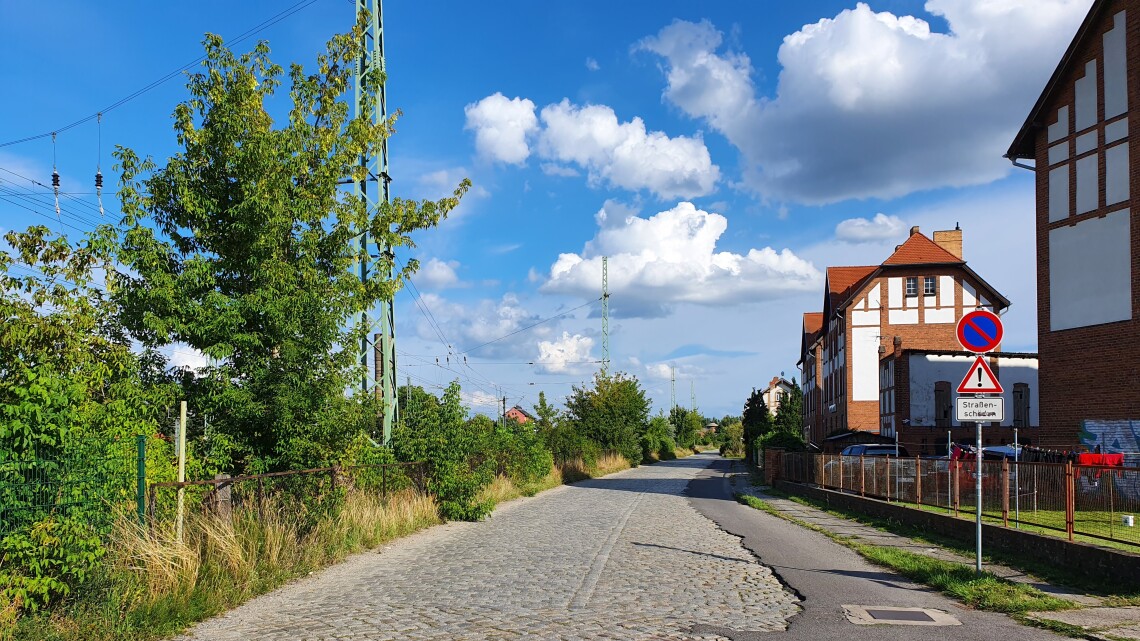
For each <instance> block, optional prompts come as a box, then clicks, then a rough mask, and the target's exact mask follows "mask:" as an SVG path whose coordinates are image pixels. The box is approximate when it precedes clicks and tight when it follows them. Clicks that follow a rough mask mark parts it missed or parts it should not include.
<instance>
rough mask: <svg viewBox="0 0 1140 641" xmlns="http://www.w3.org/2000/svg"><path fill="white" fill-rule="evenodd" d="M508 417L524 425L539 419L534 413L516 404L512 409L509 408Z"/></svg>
mask: <svg viewBox="0 0 1140 641" xmlns="http://www.w3.org/2000/svg"><path fill="white" fill-rule="evenodd" d="M507 418H509V419H511V420H513V421H516V422H518V423H519V424H522V425H525V424H526V423H532V422H534V421H535V420H537V419H535V418H534V415H532V414H531V413H530V412H528V411H526V410H524V409H523V408H521V407H519V406H518V405H515V406H514V407H512V408H511V409H509V410H507Z"/></svg>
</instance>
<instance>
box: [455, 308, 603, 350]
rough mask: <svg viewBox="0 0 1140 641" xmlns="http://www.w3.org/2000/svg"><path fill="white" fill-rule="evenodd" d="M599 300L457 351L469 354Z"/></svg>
mask: <svg viewBox="0 0 1140 641" xmlns="http://www.w3.org/2000/svg"><path fill="white" fill-rule="evenodd" d="M600 300H602V298H601V297H600V296H599V297H598V298H595V299H594V300H591V301H586V302H585V303H582V304H581V305H579V306H577V307H575V308H574V309H568V310H566V311H564V312H560V313H558V314H555V315H554V316H551V317H549V318H544V319H542V320H540V321H538V322H537V323H533V324H531V325H527V326H526V327H520V328H519V329H516V330H515V331H513V332H511V333H510V334H504V335H503V336H500V337H498V338H495V339H492V340H489V341H487V342H486V343H483V344H481V345H476V346H475V347H472V348H471V349H468V350H464V351H462V352H459V353H460V354H470V353H471V352H474V351H475V350H477V349H481V348H483V347H486V346H488V345H490V344H491V343H497V342H499V341H501V340H503V339H504V338H510V337H511V336H514V335H515V334H520V333H522V332H525V331H527V330H528V329H534V328H535V327H538V326H539V325H542V324H543V323H549V322H550V321H552V320H555V319H558V318H563V317H565V316H566V315H568V314H571V313H573V312H576V311H578V310H579V309H582V308H583V307H589V306H590V305H593V304H594V303H596V302H598V301H600Z"/></svg>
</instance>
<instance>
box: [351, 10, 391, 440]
mask: <svg viewBox="0 0 1140 641" xmlns="http://www.w3.org/2000/svg"><path fill="white" fill-rule="evenodd" d="M362 11H367V12H368V15H369V19H368V24H367V26H366V28H365V31H364V35H363V37H362V42H361V56H360V59H359V60H358V61H357V65H356V74H355V77H354V89H355V91H356V106H355V115H356V116H357V117H360V116H366V117H368V118H370V119H371V121H372V123H373V124H376V125H379V124H382V123H384V122H386V121H387V120H388V102H387V92H386V90H385V79H384V77H383V76H381V80H380V82H379V83H378V84H377V85H376V86H375V87H371V86H366V84H365V82H364V79H365V78H366V77H368V76H370V75H372V74H374V73H380V74H383V73H386V69H385V62H384V17H383V9H382V7H381V0H356V12H357V13H360V12H362ZM369 103H370V104H369ZM360 166H361V167H362V168H363V169H364V172H363V174H364V176H363V178H362V179H361V180H358V181H356V182H355V183H354V184H353V192H354V193H355V195H357V196H359V197H361V198H362V199H363V200H364V202H365V206H366V211H367V212H368V214H369V216H371V215H373V214H375V213H376V212H377V211H378V210H379V209H380V207H381V205H383V204H387V203H388V202H390V200H391V193H390V184H389V183H391V178H390V177H389V175H388V140H387V138H385V139H384V140H382V141H381V142H380V149H379V152H378V153H377V154H373V155H371V156H361V158H360ZM369 182H376V183H378V186H379V188H378V189H377V190H376V191H375V192H374V193H369V192H368V183H369ZM377 249H378V250H379V251H380V256H379V258H380V259H381V261H380V264H379V269H381V270H382V271H383V272H384V273H383V276H384V277H388V276H390V275H391V270H392V263H393V260H394V256H393V254H392V248H391V247H388V246H386V245H385V246H382V247H381V246H378V247H377ZM358 262H359V267H360V280H361V282H366V281H367V280H368V279H369V263H370V262H371V255H370V254H369V240H368V232H367V231H363V232H362V233H361V235H360V245H359V258H358ZM379 321H380V332H379V335H378V337H374V341H375V342H374V344H375V345H376V347H375V355H374V357H373V358H374V360H375V365H374V367H375V374H374V375H375V381H376V385H377V386H378V388H379V389H378V392H379V395H380V399H381V402H382V403H383V410H382V412H383V423H382V434H383V438H382V442H383V444H384V445H388V444H389V442H390V441H391V439H392V426H393V425H395V424H396V421H397V419H398V412H399V404H398V399H397V393H396V335H395V314H394V308H393V305H392V300H391V299H385V300H382V301H381V302H380V318H379ZM360 327H361V331H362V333H363V335H362V336H361V338H360V366H361V369H362V370H363V373H362V374H361V381H360V391H361V393H363V394H369V393H372V392H371V390H370V389H369V387H370V385H369V380H368V352H369V351H370V345H369V341H368V338H369V334H371V332H372V324H371V323H370V322H369V319H368V310H366V309H365V310H361V312H360Z"/></svg>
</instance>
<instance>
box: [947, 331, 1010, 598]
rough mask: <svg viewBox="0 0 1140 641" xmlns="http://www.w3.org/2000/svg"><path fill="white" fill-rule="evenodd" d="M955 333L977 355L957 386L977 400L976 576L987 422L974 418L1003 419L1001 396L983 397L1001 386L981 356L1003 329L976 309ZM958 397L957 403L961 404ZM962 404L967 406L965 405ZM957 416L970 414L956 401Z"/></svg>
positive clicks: (998, 339) (979, 562)
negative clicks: (983, 449) (983, 438)
mask: <svg viewBox="0 0 1140 641" xmlns="http://www.w3.org/2000/svg"><path fill="white" fill-rule="evenodd" d="M956 333H957V334H958V342H959V343H961V344H962V347H963V348H965V349H967V350H969V351H971V352H974V353H975V354H979V356H978V358H977V360H975V361H974V366H973V367H971V368H970V370H969V371H968V372H966V378H964V379H962V383H961V384H960V385H958V393H959V394H966V393H973V394H974V398H975V399H976V400H977V402H976V403H975V405H976V408H974V409H973V417H974V418H975V420H974V425H975V426H976V428H977V436H976V440H975V446H974V450H975V454H976V462H977V468H978V469H977V470H976V473H975V476H974V527H975V538H976V541H975V542H976V546H975V547H976V550H975V555H974V570H975V571H976V572H977V573H978V575H979V576H981V574H982V461H983V459H982V423H983V422H986V423H988V422H989V421H980V420H976V419H977V418H990V419H991V420H996V421H997V422H998V425H1001V421H1004V420H1005V405H1004V401H1003V400H1002V399H1001V397H998V398H997V399H993V402H990V401H987V400H985V399H986V394H1001V393H1002V387H1001V383H999V382H998V380H997V377H996V376H994V374H993V372H992V371H991V370H990V368H989V365H987V364H986V361H985V358H984V357H982V356H981V354H985V353H986V352H990V351H993V350H994V349H997V347H998V345H1000V344H1001V339H1002V335H1003V333H1004V330H1003V328H1002V322H1001V318H1000V317H998V315H997V314H994V313H993V312H991V311H988V310H984V309H979V310H975V311H972V312H969V313H967V314H965V315H964V316H962V318H961V319H959V321H958V326H957V328H956ZM961 400H962V399H961V397H959V401H961ZM965 405H969V404H968V403H967V404H965ZM957 406H958V410H957V413H958V415H957V416H956V418H957V419H958V421H959V422H962V421H963V420H969V418H970V417H968V416H965V415H964V414H963V412H964V411H965V412H969V411H970V410H971V408H969V407H964V404H963V403H961V402H959V403H958V404H957Z"/></svg>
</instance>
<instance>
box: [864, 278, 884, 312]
mask: <svg viewBox="0 0 1140 641" xmlns="http://www.w3.org/2000/svg"><path fill="white" fill-rule="evenodd" d="M866 300H867V309H876V310H877V309H879V308H880V307H882V287H881V286H880V285H879V283H875V284H874V285H872V286H871V289H869V290H867V299H866Z"/></svg>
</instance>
